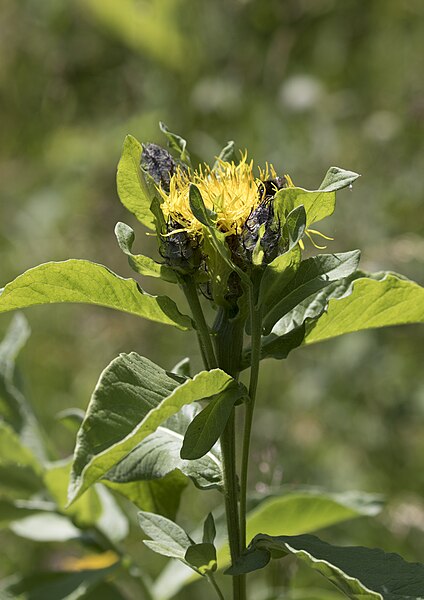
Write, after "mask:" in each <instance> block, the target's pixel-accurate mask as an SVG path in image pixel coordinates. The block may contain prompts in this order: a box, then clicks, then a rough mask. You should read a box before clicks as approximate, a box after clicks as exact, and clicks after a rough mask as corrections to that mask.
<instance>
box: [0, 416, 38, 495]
mask: <svg viewBox="0 0 424 600" xmlns="http://www.w3.org/2000/svg"><path fill="white" fill-rule="evenodd" d="M42 477H43V469H42V466H41V464H40V463H39V462H38V459H37V458H36V457H35V456H34V454H33V453H32V452H31V450H30V449H29V448H27V447H26V446H24V445H23V443H22V440H21V439H20V438H19V436H18V435H17V433H15V432H14V431H13V429H12V428H11V427H10V426H9V425H7V423H5V422H4V421H1V420H0V496H3V497H7V498H26V497H28V496H31V495H33V494H34V493H36V492H39V491H40V490H41V489H42V488H43V479H42Z"/></svg>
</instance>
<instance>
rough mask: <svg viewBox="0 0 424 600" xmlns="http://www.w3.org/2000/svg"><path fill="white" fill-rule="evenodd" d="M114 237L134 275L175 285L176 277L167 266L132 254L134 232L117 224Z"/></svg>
mask: <svg viewBox="0 0 424 600" xmlns="http://www.w3.org/2000/svg"><path fill="white" fill-rule="evenodd" d="M115 235H116V239H117V240H118V244H119V247H120V248H121V250H122V252H123V253H124V254H126V255H127V257H128V262H129V264H130V266H131V267H132V268H133V269H134V271H135V272H136V273H140V275H145V276H146V277H157V278H160V279H163V280H164V281H169V282H170V283H177V281H178V279H177V275H176V273H175V271H174V270H173V269H171V268H170V267H168V266H167V265H163V264H159V263H157V262H155V261H154V260H153V259H152V258H150V257H149V256H143V255H142V254H133V253H132V246H133V243H134V239H135V235H134V230H133V229H132V228H131V227H130V226H129V225H126V224H125V223H121V222H119V223H117V224H116V226H115Z"/></svg>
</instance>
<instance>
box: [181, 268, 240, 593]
mask: <svg viewBox="0 0 424 600" xmlns="http://www.w3.org/2000/svg"><path fill="white" fill-rule="evenodd" d="M182 288H183V290H184V293H185V296H186V298H187V301H188V304H189V306H190V310H191V313H192V316H193V319H194V322H195V325H196V330H197V338H198V341H199V346H200V350H201V353H202V357H203V361H204V364H205V368H206V369H213V368H216V367H218V366H219V367H220V368H221V369H223V370H224V371H225V372H226V373H228V374H229V375H232V376H233V377H238V370H239V365H240V357H241V350H242V345H243V324H240V323H239V322H237V321H234V322H230V319H229V317H228V315H224V314H221V316H222V319H220V326H218V327H217V328H216V329H215V333H216V340H217V341H216V348H217V355H218V357H219V359H218V361H217V359H216V356H215V351H214V348H213V344H212V340H211V337H210V333H209V328H208V325H207V323H206V319H205V316H204V314H203V310H202V306H201V304H200V301H199V296H198V294H197V289H196V284H195V283H194V282H193V280H192V279H191V278H188V277H187V278H185V279H184V280H183V282H182ZM220 441H221V449H222V463H223V479H224V498H225V512H226V517H227V527H228V540H229V544H230V552H231V559H232V562H234V561H235V560H236V559H237V558H238V557H239V556H240V529H239V514H238V501H237V498H238V493H237V473H236V452H235V417H234V410H233V413H232V415H231V417H230V419H229V420H228V423H227V426H226V428H225V430H224V432H223V434H222V436H221V438H220ZM244 581H245V579H244V578H243V577H240V576H239V577H233V600H246V590H245V585H244Z"/></svg>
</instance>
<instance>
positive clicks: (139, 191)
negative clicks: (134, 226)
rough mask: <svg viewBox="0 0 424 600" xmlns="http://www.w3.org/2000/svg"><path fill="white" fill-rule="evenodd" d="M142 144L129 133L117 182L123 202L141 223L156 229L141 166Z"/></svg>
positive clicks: (125, 141)
mask: <svg viewBox="0 0 424 600" xmlns="http://www.w3.org/2000/svg"><path fill="white" fill-rule="evenodd" d="M142 151H143V149H142V146H141V144H140V142H138V141H137V140H136V139H135V138H134V137H133V136H132V135H127V137H126V138H125V140H124V145H123V147H122V155H121V158H120V160H119V164H118V172H117V175H116V183H117V187H118V195H119V198H120V200H121V202H122V204H123V205H124V206H125V208H127V209H128V210H129V211H130V212H131V213H133V215H135V216H136V217H137V219H138V220H139V221H140V223H143V225H146V227H148V228H149V229H154V228H155V225H154V217H153V213H152V212H151V210H150V204H151V202H152V197H151V194H150V192H149V188H148V185H147V182H146V180H145V178H144V175H143V172H142V170H141V167H140V160H141V154H142Z"/></svg>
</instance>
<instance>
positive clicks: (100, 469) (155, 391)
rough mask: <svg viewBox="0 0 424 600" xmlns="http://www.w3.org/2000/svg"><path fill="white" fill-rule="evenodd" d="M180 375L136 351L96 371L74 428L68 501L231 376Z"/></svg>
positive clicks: (227, 382) (223, 386)
mask: <svg viewBox="0 0 424 600" xmlns="http://www.w3.org/2000/svg"><path fill="white" fill-rule="evenodd" d="M180 381H181V378H177V376H176V375H171V374H168V373H167V372H166V371H164V370H163V369H162V368H161V367H159V366H158V365H155V364H154V363H152V362H151V361H149V360H148V359H147V358H142V357H141V356H139V355H138V354H136V353H134V352H133V353H131V354H121V355H120V356H118V358H116V359H115V360H113V361H112V362H111V364H110V365H109V366H108V367H107V368H106V369H105V370H104V371H103V373H102V375H101V376H100V380H99V382H98V383H97V386H96V389H95V390H94V393H93V396H92V398H91V400H90V404H89V407H88V410H87V414H86V417H85V419H84V421H83V424H82V426H81V428H80V431H79V433H78V437H77V445H76V449H75V455H74V466H73V472H72V478H71V485H70V488H69V498H70V501H74V500H76V499H77V498H78V497H79V496H80V495H81V494H82V493H83V492H84V491H85V490H86V489H87V488H88V487H89V486H90V485H91V484H93V483H94V482H95V481H97V480H98V479H100V478H101V477H103V476H104V475H105V474H106V473H107V472H108V471H109V470H110V469H111V468H112V467H113V466H115V465H116V464H117V463H119V461H120V460H122V459H123V458H124V457H125V456H127V455H128V454H129V453H130V452H131V451H132V450H134V448H135V447H136V446H137V445H138V444H139V443H140V442H141V441H143V440H144V439H145V438H146V437H147V436H148V435H150V434H151V433H153V432H154V431H155V430H156V429H157V428H158V426H159V425H161V424H162V423H164V422H165V421H166V420H167V419H168V418H169V417H170V416H172V415H173V414H175V413H177V412H178V411H179V410H180V409H181V408H182V407H183V406H184V405H185V404H190V403H191V402H195V401H198V400H202V399H205V398H210V397H212V396H214V395H215V394H219V393H221V392H222V391H224V390H225V389H226V388H227V387H228V386H229V385H230V384H231V383H232V382H233V379H232V378H231V377H230V376H229V375H227V374H226V373H224V372H223V371H221V370H219V369H215V370H213V371H202V372H201V373H198V374H197V375H196V376H195V377H194V378H193V379H186V380H185V381H184V382H183V383H180Z"/></svg>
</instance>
